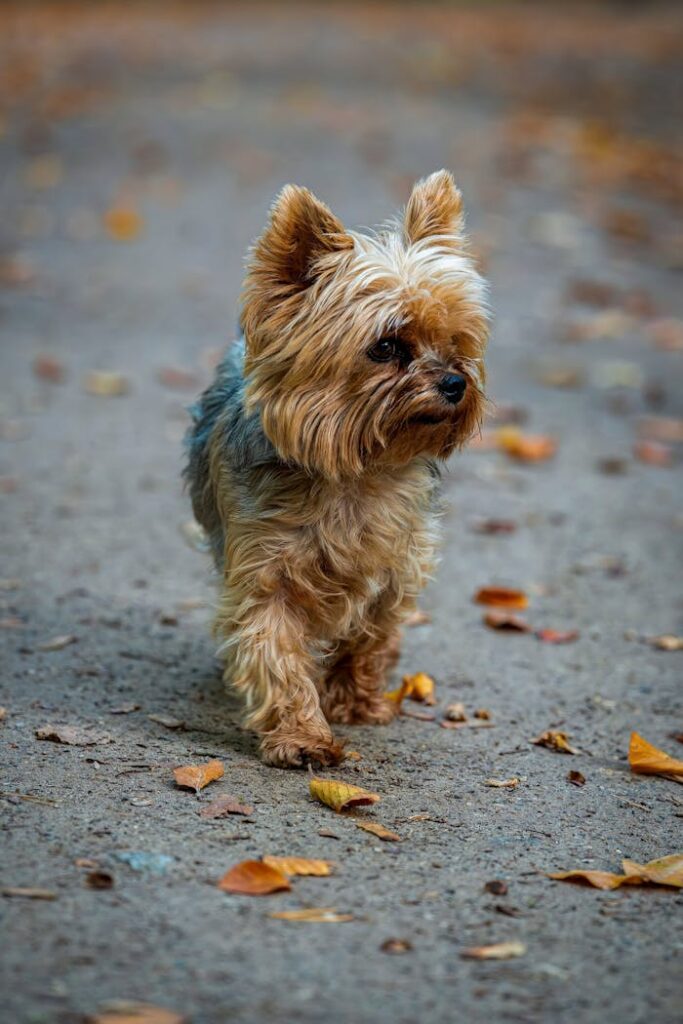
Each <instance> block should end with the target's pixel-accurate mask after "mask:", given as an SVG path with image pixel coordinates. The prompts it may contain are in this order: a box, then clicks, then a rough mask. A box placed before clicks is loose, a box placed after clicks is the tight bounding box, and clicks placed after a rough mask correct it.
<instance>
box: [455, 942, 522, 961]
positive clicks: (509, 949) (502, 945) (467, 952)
mask: <svg viewBox="0 0 683 1024" xmlns="http://www.w3.org/2000/svg"><path fill="white" fill-rule="evenodd" d="M525 953H526V946H525V945H524V943H523V942H496V943H494V945H492V946H469V947H468V948H467V949H463V950H461V952H460V956H462V957H465V959H466V960H510V959H512V957H515V956H524V954H525Z"/></svg>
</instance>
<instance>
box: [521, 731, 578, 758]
mask: <svg viewBox="0 0 683 1024" xmlns="http://www.w3.org/2000/svg"><path fill="white" fill-rule="evenodd" d="M530 742H531V743H535V744H536V746H537V747H547V748H548V750H555V751H557V753H558V754H578V753H579V751H578V750H577V749H576V748H575V747H572V746H570V743H569V737H568V736H567V733H566V732H559V731H558V730H556V729H546V731H545V732H542V733H541V735H540V736H537V737H536V739H534V740H530Z"/></svg>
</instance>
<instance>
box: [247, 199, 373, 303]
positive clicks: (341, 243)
mask: <svg viewBox="0 0 683 1024" xmlns="http://www.w3.org/2000/svg"><path fill="white" fill-rule="evenodd" d="M351 248H353V240H352V239H351V238H350V237H349V235H348V234H347V233H346V231H345V229H344V225H343V224H342V223H341V221H340V220H338V218H337V217H335V215H334V214H333V213H332V211H331V210H330V209H329V208H328V207H327V206H325V204H324V203H321V202H320V200H319V199H317V198H316V197H315V196H314V195H313V193H312V192H309V190H308V189H307V188H301V187H300V186H298V185H285V187H284V188H283V189H282V191H281V192H280V194H279V195H278V197H277V198H276V200H275V202H274V203H273V205H272V207H271V210H270V222H269V224H268V226H267V227H266V229H265V231H264V232H263V234H262V235H261V237H260V238H259V239H257V241H256V243H255V244H254V246H253V248H252V251H251V255H250V259H249V272H250V275H251V277H252V280H253V279H254V278H257V279H258V281H259V284H260V285H261V286H262V287H265V288H266V289H267V290H268V291H269V292H270V293H271V295H270V297H271V299H275V300H277V298H278V297H279V296H280V297H282V298H284V297H286V296H288V295H291V294H292V291H293V290H294V291H299V290H301V289H302V288H307V287H308V286H309V285H310V284H311V283H312V282H313V280H314V279H315V268H316V263H317V261H318V260H319V259H320V258H321V257H322V256H325V255H327V254H328V253H332V252H336V251H338V250H340V249H351Z"/></svg>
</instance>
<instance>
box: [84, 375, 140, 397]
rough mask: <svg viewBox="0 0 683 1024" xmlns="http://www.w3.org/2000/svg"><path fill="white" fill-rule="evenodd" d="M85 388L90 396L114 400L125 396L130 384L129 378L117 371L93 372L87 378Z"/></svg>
mask: <svg viewBox="0 0 683 1024" xmlns="http://www.w3.org/2000/svg"><path fill="white" fill-rule="evenodd" d="M83 388H84V390H85V391H86V392H87V393H88V394H89V395H97V396H98V397H99V398H112V397H118V396H119V395H125V394H126V393H127V392H128V388H129V384H128V380H127V378H126V377H124V376H123V374H122V373H118V372H117V371H115V370H91V371H90V372H89V373H87V374H86V376H85V379H84V381H83Z"/></svg>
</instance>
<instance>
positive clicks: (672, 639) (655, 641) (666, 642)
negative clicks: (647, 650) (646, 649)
mask: <svg viewBox="0 0 683 1024" xmlns="http://www.w3.org/2000/svg"><path fill="white" fill-rule="evenodd" d="M647 642H648V643H649V645H650V647H656V648H657V650H658V651H683V636H674V635H673V634H672V633H663V634H662V636H650V637H648V638H647Z"/></svg>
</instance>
